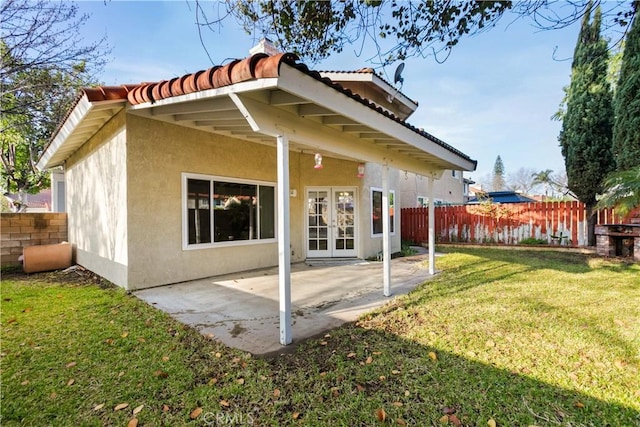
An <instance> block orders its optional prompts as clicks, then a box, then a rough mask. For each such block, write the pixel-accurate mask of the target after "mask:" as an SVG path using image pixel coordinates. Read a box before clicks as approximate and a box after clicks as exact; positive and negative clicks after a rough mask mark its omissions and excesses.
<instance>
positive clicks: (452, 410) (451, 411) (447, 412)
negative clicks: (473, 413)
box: [442, 406, 456, 415]
mask: <svg viewBox="0 0 640 427" xmlns="http://www.w3.org/2000/svg"><path fill="white" fill-rule="evenodd" d="M442 413H443V414H445V415H450V414H455V413H456V408H451V407H449V406H445V407H444V408H442Z"/></svg>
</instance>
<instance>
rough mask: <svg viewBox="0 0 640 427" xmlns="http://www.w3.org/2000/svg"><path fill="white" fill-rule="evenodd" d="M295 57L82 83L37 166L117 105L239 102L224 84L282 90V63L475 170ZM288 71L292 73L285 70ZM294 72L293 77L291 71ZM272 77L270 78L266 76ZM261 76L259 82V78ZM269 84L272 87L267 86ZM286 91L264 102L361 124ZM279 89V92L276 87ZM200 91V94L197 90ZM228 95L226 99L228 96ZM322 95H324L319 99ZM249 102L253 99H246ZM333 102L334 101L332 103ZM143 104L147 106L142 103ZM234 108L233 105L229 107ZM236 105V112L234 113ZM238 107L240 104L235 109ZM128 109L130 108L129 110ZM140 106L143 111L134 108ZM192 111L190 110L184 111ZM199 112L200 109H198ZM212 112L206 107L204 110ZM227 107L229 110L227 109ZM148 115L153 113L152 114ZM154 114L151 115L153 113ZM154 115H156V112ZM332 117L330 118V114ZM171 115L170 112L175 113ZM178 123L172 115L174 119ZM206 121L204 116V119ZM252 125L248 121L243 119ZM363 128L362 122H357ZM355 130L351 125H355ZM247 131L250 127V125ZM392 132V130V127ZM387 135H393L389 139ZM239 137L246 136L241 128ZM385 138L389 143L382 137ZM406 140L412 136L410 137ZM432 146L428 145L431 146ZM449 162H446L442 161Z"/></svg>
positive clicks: (61, 154) (415, 150)
mask: <svg viewBox="0 0 640 427" xmlns="http://www.w3.org/2000/svg"><path fill="white" fill-rule="evenodd" d="M297 60H298V58H297V56H296V55H294V54H290V53H283V54H279V55H274V56H268V55H266V54H263V53H257V54H254V55H252V56H250V57H248V58H245V59H243V60H234V61H231V62H229V63H228V64H226V65H223V66H214V67H211V68H209V69H207V70H200V71H197V72H195V73H190V74H186V75H184V76H181V77H176V78H173V79H170V80H163V81H160V82H153V83H140V84H137V85H123V86H102V87H96V88H85V89H83V90H82V92H81V93H80V95H79V96H78V98H77V99H76V102H75V104H74V107H73V108H72V110H70V112H69V114H68V115H67V117H66V119H65V120H64V122H63V123H62V124H61V126H60V127H59V129H58V130H57V132H56V133H55V134H54V137H53V138H52V140H51V141H50V143H49V145H48V146H47V148H46V149H45V151H44V153H43V155H42V156H41V158H40V161H39V163H38V166H39V167H40V168H41V169H45V168H50V167H53V166H57V165H60V164H62V163H63V162H64V160H66V159H67V158H68V157H69V156H70V155H71V154H72V153H73V152H74V151H75V150H76V149H77V148H79V146H81V145H82V144H83V143H84V142H85V141H87V140H88V139H89V138H90V137H91V136H92V135H93V134H95V133H96V132H97V130H98V129H100V128H101V127H102V126H103V125H104V124H105V123H106V121H108V120H110V118H111V117H113V116H114V115H115V114H117V112H118V111H120V110H121V109H122V108H125V107H127V108H130V109H131V108H133V109H134V110H135V107H138V106H141V107H142V106H145V105H146V106H150V107H153V106H155V105H158V103H160V104H161V105H166V103H164V102H163V101H165V100H171V99H173V98H178V97H183V96H186V95H196V96H189V97H186V98H185V97H183V98H179V99H180V101H182V100H183V99H184V102H192V103H194V102H204V100H205V98H207V97H208V95H209V94H210V93H211V92H210V91H211V90H214V91H216V92H215V95H216V96H218V95H219V97H222V95H226V96H228V97H229V98H232V101H233V102H227V104H232V103H235V104H239V102H240V101H238V100H237V99H236V98H233V97H232V96H231V94H232V93H236V92H235V91H233V90H230V91H225V90H224V89H225V88H226V87H228V86H233V85H239V84H242V83H248V82H251V81H253V82H255V83H256V84H255V85H251V87H246V88H244V90H245V92H246V93H249V92H253V93H255V92H256V91H259V90H263V91H264V90H265V89H271V90H275V89H281V87H280V86H279V84H280V81H281V80H283V79H282V72H283V68H282V65H283V64H286V65H287V66H288V67H291V68H293V69H295V70H297V71H299V72H302V73H304V74H305V75H307V76H310V77H312V78H313V79H315V80H316V81H319V82H321V83H323V84H324V85H326V86H328V87H330V88H332V89H333V90H335V91H336V92H339V93H341V94H343V95H345V96H347V97H348V98H350V99H352V100H354V101H356V102H358V103H359V104H362V105H364V106H366V107H367V108H368V109H370V110H374V111H375V112H376V113H378V114H380V115H382V116H384V117H386V118H388V119H389V120H391V121H393V122H395V123H398V124H400V125H401V126H403V127H404V128H406V129H408V130H410V131H411V132H413V133H415V134H417V135H419V136H420V137H423V138H426V139H428V140H429V141H430V142H432V143H434V144H435V145H436V146H439V147H441V148H442V149H444V150H445V151H446V152H449V153H450V154H452V155H453V156H454V157H455V158H456V159H459V160H458V161H456V162H455V163H457V164H455V166H457V167H459V168H460V163H462V164H463V165H464V167H461V168H464V169H465V170H474V169H475V167H476V164H477V162H476V161H474V160H472V159H471V158H469V157H468V156H467V155H466V154H464V153H462V152H461V151H459V150H457V149H456V148H454V147H452V146H451V145H449V144H447V143H445V142H444V141H442V140H440V139H439V138H436V137H435V136H433V135H431V134H429V133H428V132H425V131H424V130H422V129H418V128H416V127H414V126H412V125H411V124H409V123H407V122H406V121H404V120H402V119H400V118H398V117H396V116H395V115H393V114H392V113H390V112H389V111H387V110H385V109H383V108H381V107H379V106H377V105H376V104H375V103H373V102H371V101H370V100H368V99H366V98H363V97H362V96H360V95H359V94H357V93H353V92H352V91H351V90H349V89H346V88H344V87H343V86H342V85H340V84H339V83H336V82H334V81H332V80H331V79H329V78H327V77H323V76H322V75H321V74H320V73H319V72H317V71H312V70H310V69H309V68H308V67H307V66H306V65H304V64H301V63H297ZM287 75H288V76H291V74H290V73H289V74H287ZM291 77H293V76H291ZM270 79H273V80H270ZM260 81H262V82H263V83H260ZM282 83H284V86H287V83H288V82H286V81H283V82H282ZM270 85H271V86H270ZM285 90H286V93H280V94H279V95H282V96H281V99H279V100H267V102H266V104H267V105H270V106H271V105H277V106H288V105H294V104H295V105H302V104H304V103H307V104H311V105H308V106H309V108H308V109H309V110H310V111H309V112H308V113H305V114H301V113H298V115H299V116H300V117H307V116H318V117H320V122H321V124H328V125H334V124H335V125H336V126H338V127H348V126H350V125H360V124H361V123H360V122H359V121H358V120H357V119H350V118H349V117H347V116H345V115H344V114H339V113H336V112H335V111H328V110H327V108H326V107H325V105H323V104H321V103H319V102H317V101H316V100H314V99H311V100H310V99H305V98H303V96H308V97H314V96H318V97H322V94H317V93H316V92H314V91H310V89H308V88H306V87H302V88H298V87H289V86H287V87H286V88H285ZM281 92H282V91H281ZM200 94H202V95H203V96H202V97H200V96H198V95H200ZM229 98H227V100H228V99H229ZM322 99H323V100H324V98H322ZM248 102H249V103H251V102H253V100H249V101H248ZM333 104H334V105H335V102H334V103H333ZM145 108H148V107H145ZM233 108H236V107H235V106H233ZM237 110H238V109H237V108H236V112H237ZM240 110H242V109H240ZM132 111H133V110H132ZM139 111H142V110H139ZM189 111H190V112H192V111H193V110H189ZM203 111H204V110H203ZM207 111H211V110H207ZM226 111H227V112H229V111H231V110H230V109H228V110H226ZM240 112H241V113H242V115H241V116H240V117H239V119H242V118H244V119H247V120H249V118H250V117H249V115H248V114H246V111H245V112H243V111H240ZM151 115H154V114H153V113H152V114H151ZM332 115H333V116H339V117H338V118H339V119H340V120H338V121H337V123H333V122H332V120H331V118H328V119H326V120H325V119H324V118H325V117H328V116H332ZM154 116H155V115H154ZM157 117H159V115H158V116H157ZM334 118H335V117H334ZM174 119H175V117H174ZM167 121H170V120H168V119H167ZM173 121H174V122H177V120H173ZM205 121H206V120H205ZM199 123H200V124H201V123H202V121H198V120H190V121H189V124H188V125H191V126H192V127H198V126H199ZM245 125H247V127H248V125H251V127H252V128H255V126H253V125H252V124H251V123H249V124H245ZM360 127H362V126H360ZM354 129H355V127H354ZM249 130H250V129H249ZM357 132H359V133H357V135H358V137H359V138H362V139H367V138H369V139H370V140H372V141H373V142H374V143H375V142H376V141H377V140H380V141H382V142H381V143H383V144H385V146H386V147H387V148H389V147H394V141H395V145H396V146H397V151H398V152H400V151H401V150H402V152H403V153H404V154H405V155H407V156H410V157H413V158H414V159H420V158H424V160H425V161H427V160H428V161H430V162H431V163H433V164H434V165H435V166H434V167H436V168H437V169H438V168H439V169H446V168H448V166H451V165H454V163H451V160H449V161H444V162H443V161H437V160H439V159H440V160H442V159H443V158H444V157H447V158H450V156H446V155H444V153H443V152H441V150H436V151H438V152H439V153H440V154H436V155H434V156H435V157H434V158H433V159H432V158H431V157H430V156H426V157H425V150H424V148H421V145H423V143H420V141H416V142H415V143H406V142H405V141H406V139H407V138H406V137H405V138H404V140H405V141H403V140H397V139H396V138H395V136H394V135H391V134H390V133H386V130H384V131H381V130H380V129H375V128H367V129H364V130H362V129H360V130H358V131H357ZM395 133H396V134H397V132H395ZM235 134H237V135H243V132H236V133H235ZM389 136H392V138H389ZM244 137H246V138H249V136H247V134H246V132H245V134H244ZM385 139H386V140H389V142H385ZM409 139H411V138H409ZM432 151H433V149H432ZM447 163H448V164H447Z"/></svg>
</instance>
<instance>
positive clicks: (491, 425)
mask: <svg viewBox="0 0 640 427" xmlns="http://www.w3.org/2000/svg"><path fill="white" fill-rule="evenodd" d="M487 426H489V427H496V420H494V419H493V418H489V421H487Z"/></svg>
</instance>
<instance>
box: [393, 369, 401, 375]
mask: <svg viewBox="0 0 640 427" xmlns="http://www.w3.org/2000/svg"><path fill="white" fill-rule="evenodd" d="M391 373H392V374H393V375H398V374H399V373H400V371H398V370H397V369H394V370H393V371H391Z"/></svg>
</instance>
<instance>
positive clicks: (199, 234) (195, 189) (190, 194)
mask: <svg viewBox="0 0 640 427" xmlns="http://www.w3.org/2000/svg"><path fill="white" fill-rule="evenodd" d="M210 193H211V183H210V181H205V180H201V179H189V180H187V210H188V218H189V219H188V222H189V224H188V228H189V244H197V243H211V208H210V206H209V200H210V199H211V197H210Z"/></svg>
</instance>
